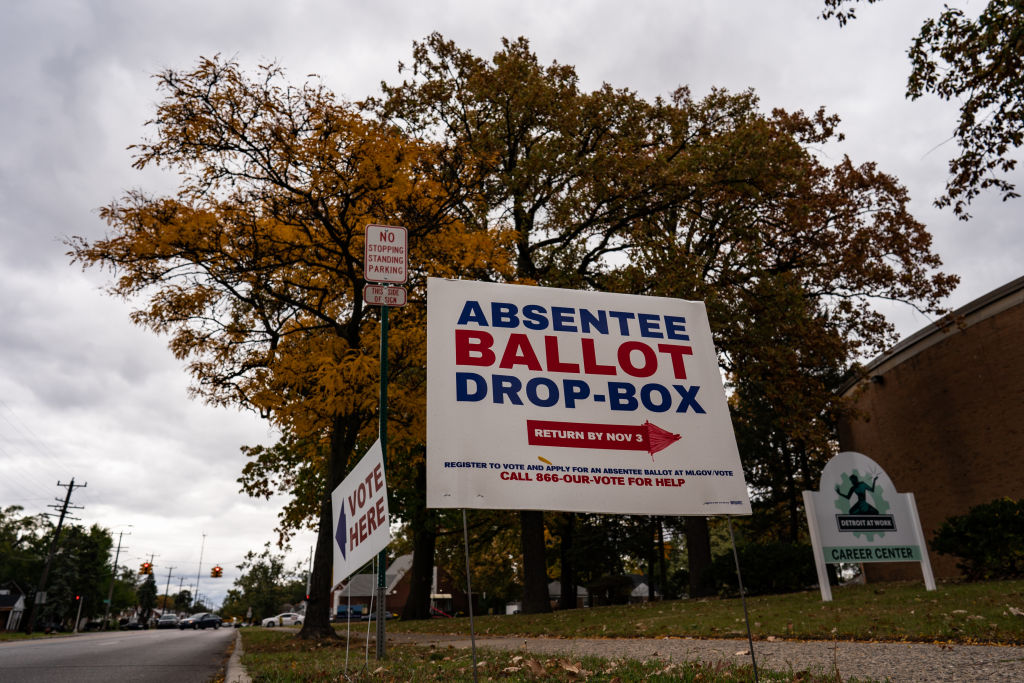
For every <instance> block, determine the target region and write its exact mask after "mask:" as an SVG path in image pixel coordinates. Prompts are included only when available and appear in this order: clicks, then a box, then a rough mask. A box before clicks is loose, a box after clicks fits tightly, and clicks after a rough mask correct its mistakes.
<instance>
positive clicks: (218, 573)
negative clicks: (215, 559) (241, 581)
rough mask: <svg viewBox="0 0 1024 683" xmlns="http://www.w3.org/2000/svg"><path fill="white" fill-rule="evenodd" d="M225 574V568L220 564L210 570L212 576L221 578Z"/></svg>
mask: <svg viewBox="0 0 1024 683" xmlns="http://www.w3.org/2000/svg"><path fill="white" fill-rule="evenodd" d="M223 575H224V570H223V569H221V567H220V565H217V566H215V567H214V568H213V569H211V570H210V576H212V577H213V578H215V579H219V578H220V577H221V576H223Z"/></svg>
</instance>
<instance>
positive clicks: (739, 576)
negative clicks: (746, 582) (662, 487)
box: [726, 515, 757, 683]
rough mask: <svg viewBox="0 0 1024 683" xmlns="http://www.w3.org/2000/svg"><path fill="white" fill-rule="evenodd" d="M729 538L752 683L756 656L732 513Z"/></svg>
mask: <svg viewBox="0 0 1024 683" xmlns="http://www.w3.org/2000/svg"><path fill="white" fill-rule="evenodd" d="M726 519H728V520H729V540H730V541H732V558H733V559H734V560H735V561H736V580H737V581H738V582H739V586H740V598H741V599H742V600H743V620H744V621H746V622H747V645H748V646H749V647H750V662H751V663H752V664H753V665H754V683H757V658H755V657H754V638H753V636H751V635H750V614H749V613H748V612H747V595H746V593H744V592H743V575H742V574H741V573H740V555H739V553H738V552H736V537H735V536H733V535H732V515H728V516H727V517H726Z"/></svg>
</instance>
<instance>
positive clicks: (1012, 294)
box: [840, 277, 1024, 395]
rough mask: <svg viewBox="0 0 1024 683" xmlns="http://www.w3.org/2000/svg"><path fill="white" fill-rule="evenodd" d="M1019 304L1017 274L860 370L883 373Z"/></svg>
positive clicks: (1023, 292)
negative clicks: (1012, 278) (1011, 279)
mask: <svg viewBox="0 0 1024 683" xmlns="http://www.w3.org/2000/svg"><path fill="white" fill-rule="evenodd" d="M1021 304H1024V277H1019V278H1017V279H1016V280H1013V281H1012V282H1008V283H1006V284H1005V285H1003V286H1002V287H998V288H996V289H993V290H992V291H991V292H989V293H988V294H985V295H983V296H980V297H978V298H977V299H975V300H974V301H972V302H970V303H969V304H967V305H965V306H961V307H960V308H958V309H956V310H955V311H953V312H952V313H950V314H949V315H948V316H944V317H943V318H942V319H941V320H939V321H937V322H934V323H931V324H929V325H927V326H925V327H923V328H921V329H920V330H918V331H917V332H915V333H914V334H912V335H910V336H909V337H907V338H906V339H904V340H902V341H900V342H899V343H898V344H896V345H895V346H893V347H892V348H891V349H889V350H888V351H886V352H885V353H883V354H882V355H880V356H878V357H877V358H875V359H874V360H872V361H871V362H870V363H868V364H866V365H865V366H864V368H863V373H864V374H865V375H868V376H871V375H882V374H885V373H886V372H888V371H889V370H891V369H892V368H894V367H896V366H897V365H900V364H902V363H905V362H906V361H908V360H910V359H911V358H913V357H914V356H916V355H918V354H919V353H922V352H923V351H924V350H925V349H928V348H930V347H932V346H935V345H936V344H938V343H940V342H943V341H945V340H946V339H948V338H949V337H950V336H951V335H954V334H958V333H960V332H962V331H963V330H966V329H968V328H970V327H971V326H973V325H976V324H978V323H979V322H982V321H983V320H987V319H989V318H991V317H993V316H996V315H998V314H1000V313H1002V312H1003V311H1005V310H1007V309H1010V308H1013V307H1014V306H1019V305H1021ZM860 380H861V376H857V377H855V378H854V379H852V380H850V381H849V382H847V383H846V384H845V385H844V386H843V387H842V388H841V389H840V393H842V394H844V395H845V394H846V393H847V392H849V391H850V390H851V389H853V387H854V386H856V385H857V384H858V382H859V381H860Z"/></svg>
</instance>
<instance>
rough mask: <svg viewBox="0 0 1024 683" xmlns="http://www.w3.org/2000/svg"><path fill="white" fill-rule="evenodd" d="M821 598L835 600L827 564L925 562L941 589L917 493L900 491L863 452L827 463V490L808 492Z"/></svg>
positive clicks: (930, 586)
mask: <svg viewBox="0 0 1024 683" xmlns="http://www.w3.org/2000/svg"><path fill="white" fill-rule="evenodd" d="M803 497H804V508H805V509H806V510H807V523H808V525H809V530H810V534H811V547H812V548H813V549H814V565H815V568H816V569H817V572H818V586H819V588H820V590H821V599H822V600H823V601H825V602H830V601H831V600H832V588H831V586H829V583H828V572H827V570H826V565H828V564H839V563H859V562H919V563H920V564H921V573H922V574H923V575H924V584H925V588H926V589H927V590H930V591H933V590H935V578H934V576H933V575H932V565H931V561H930V560H929V559H928V547H927V546H926V545H925V540H924V534H923V533H922V531H921V522H920V520H919V519H918V516H917V503H916V501H915V500H914V494H913V493H897V492H896V486H895V485H894V484H893V483H892V480H891V479H890V478H889V475H888V474H886V473H885V470H883V469H882V467H881V466H880V465H879V464H878V463H876V462H875V461H874V460H872V459H871V458H869V457H868V456H866V455H864V454H862V453H856V452H854V451H844V452H842V453H840V454H838V455H837V456H835V457H834V458H832V459H831V460H829V461H828V463H827V464H826V465H825V469H824V470H822V472H821V488H820V489H819V490H817V491H804V492H803Z"/></svg>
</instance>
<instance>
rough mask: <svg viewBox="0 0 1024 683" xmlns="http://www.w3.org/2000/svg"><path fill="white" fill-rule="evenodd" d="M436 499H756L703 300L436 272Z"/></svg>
mask: <svg viewBox="0 0 1024 683" xmlns="http://www.w3.org/2000/svg"><path fill="white" fill-rule="evenodd" d="M427 505H428V506H430V507H468V508H491V509H527V510H566V511H576V512H606V513H621V514H673V515H690V514H692V515H714V514H750V501H749V499H748V497H747V488H746V483H745V482H744V479H743V470H742V468H741V465H740V459H739V453H738V451H737V449H736V440H735V437H734V435H733V429H732V422H731V421H730V418H729V410H728V406H727V404H726V399H725V392H724V389H723V387H722V378H721V374H720V372H719V369H718V359H717V356H716V353H715V348H714V345H713V343H712V340H711V331H710V327H709V325H708V320H707V313H706V312H705V309H704V304H703V303H702V302H693V301H683V300H680V299H668V298H662V297H643V296H632V295H626V294H609V293H603V292H585V291H576V290H565V289H552V288H542V287H527V286H521V285H498V284H491V283H483V282H469V281H460V280H442V279H438V278H431V279H429V280H428V282H427Z"/></svg>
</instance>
